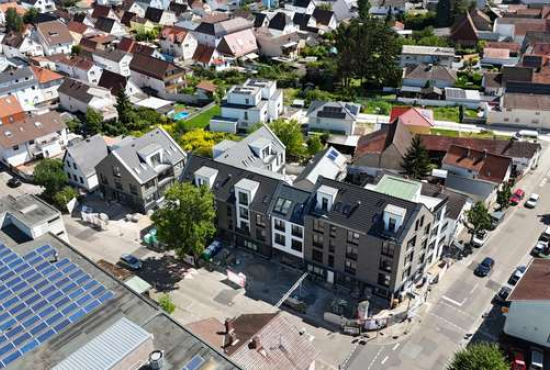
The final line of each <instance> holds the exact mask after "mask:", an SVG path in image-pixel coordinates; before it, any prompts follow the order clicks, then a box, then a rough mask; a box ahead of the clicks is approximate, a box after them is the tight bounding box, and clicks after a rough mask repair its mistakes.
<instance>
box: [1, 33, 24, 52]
mask: <svg viewBox="0 0 550 370" xmlns="http://www.w3.org/2000/svg"><path fill="white" fill-rule="evenodd" d="M25 38H26V37H25V36H24V35H23V34H22V33H13V32H12V33H9V34H7V35H5V36H4V38H3V39H2V45H6V46H10V47H12V48H16V49H18V48H19V47H20V46H21V45H22V44H23V41H25Z"/></svg>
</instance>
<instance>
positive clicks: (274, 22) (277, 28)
mask: <svg viewBox="0 0 550 370" xmlns="http://www.w3.org/2000/svg"><path fill="white" fill-rule="evenodd" d="M292 16H293V13H291V12H288V11H286V12H285V11H277V12H276V13H271V14H269V15H268V17H269V22H268V24H267V30H268V31H269V33H270V34H272V35H273V36H275V37H279V36H282V35H288V34H290V33H294V32H298V31H299V25H297V24H294V22H293V18H292Z"/></svg>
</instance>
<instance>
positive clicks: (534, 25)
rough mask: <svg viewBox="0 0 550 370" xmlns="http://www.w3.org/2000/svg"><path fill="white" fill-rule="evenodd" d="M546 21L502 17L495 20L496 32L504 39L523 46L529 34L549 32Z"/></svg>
mask: <svg viewBox="0 0 550 370" xmlns="http://www.w3.org/2000/svg"><path fill="white" fill-rule="evenodd" d="M548 30H549V27H548V23H547V21H546V19H529V18H514V17H502V18H497V19H496V20H495V25H494V32H495V33H497V34H498V35H499V37H500V38H502V39H508V40H509V39H511V40H513V41H514V42H516V43H518V44H522V43H523V40H524V39H525V36H526V34H527V33H528V32H548Z"/></svg>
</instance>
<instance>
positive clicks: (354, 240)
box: [348, 231, 359, 245]
mask: <svg viewBox="0 0 550 370" xmlns="http://www.w3.org/2000/svg"><path fill="white" fill-rule="evenodd" d="M348 243H351V244H354V245H358V244H359V233H356V232H353V231H348Z"/></svg>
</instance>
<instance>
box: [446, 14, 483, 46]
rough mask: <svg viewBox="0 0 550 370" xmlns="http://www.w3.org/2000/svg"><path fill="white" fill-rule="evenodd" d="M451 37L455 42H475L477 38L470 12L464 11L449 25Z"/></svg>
mask: <svg viewBox="0 0 550 370" xmlns="http://www.w3.org/2000/svg"><path fill="white" fill-rule="evenodd" d="M451 39H453V40H455V41H457V42H461V41H465V42H476V41H477V40H478V39H479V37H478V34H477V28H476V26H475V24H474V21H473V19H472V17H471V15H470V13H466V14H465V15H464V16H463V17H462V18H460V19H459V20H458V21H457V22H456V23H455V24H454V25H453V26H452V27H451Z"/></svg>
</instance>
